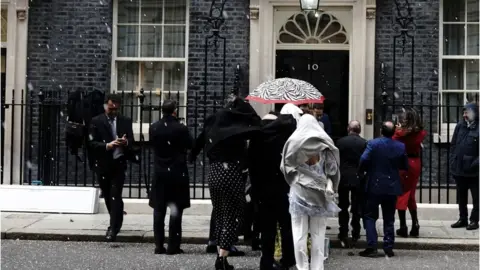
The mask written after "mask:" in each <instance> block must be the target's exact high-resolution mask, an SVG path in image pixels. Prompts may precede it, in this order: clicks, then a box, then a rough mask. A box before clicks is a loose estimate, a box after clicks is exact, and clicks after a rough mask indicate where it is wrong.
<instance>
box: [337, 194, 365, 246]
mask: <svg viewBox="0 0 480 270" xmlns="http://www.w3.org/2000/svg"><path fill="white" fill-rule="evenodd" d="M360 197H361V196H360V193H359V188H357V187H352V186H340V188H339V190H338V207H340V209H341V211H340V213H339V214H338V225H339V226H340V235H339V236H340V237H348V229H349V227H348V221H349V220H350V213H349V212H348V208H349V207H350V212H351V213H352V220H351V222H350V225H351V226H352V235H357V236H358V235H359V234H360V228H361V227H360V217H361V215H360V213H361V212H360V211H361V207H360V205H361V203H363V202H361V201H359V199H360Z"/></svg>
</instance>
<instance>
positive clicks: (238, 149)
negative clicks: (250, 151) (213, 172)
mask: <svg viewBox="0 0 480 270" xmlns="http://www.w3.org/2000/svg"><path fill="white" fill-rule="evenodd" d="M260 122H261V119H260V117H259V116H258V115H257V113H256V112H255V110H254V109H253V107H252V106H251V105H250V104H249V103H247V102H245V101H244V100H243V99H241V98H236V99H235V100H234V101H233V102H232V103H231V104H229V106H228V107H227V108H223V109H221V110H219V111H217V112H216V113H215V114H214V115H212V116H210V117H208V118H207V120H206V121H205V125H204V129H203V131H202V133H201V134H200V135H199V136H198V137H197V139H196V140H195V144H194V148H193V150H192V154H191V157H190V160H191V161H192V162H193V161H194V160H195V158H196V157H197V155H198V154H199V153H200V151H201V150H202V149H203V150H204V151H205V152H206V154H207V156H208V159H209V160H210V162H235V161H239V162H241V163H242V166H243V165H244V164H245V165H246V163H245V161H246V160H245V159H246V156H247V151H246V141H247V140H249V139H250V138H252V137H253V136H255V134H257V133H258V132H260Z"/></svg>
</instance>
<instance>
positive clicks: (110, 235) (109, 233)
mask: <svg viewBox="0 0 480 270" xmlns="http://www.w3.org/2000/svg"><path fill="white" fill-rule="evenodd" d="M116 239H117V235H116V234H115V232H114V231H113V230H112V229H110V228H108V230H107V234H106V235H105V240H106V241H107V242H115V240H116Z"/></svg>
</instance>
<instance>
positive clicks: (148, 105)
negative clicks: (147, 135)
mask: <svg viewBox="0 0 480 270" xmlns="http://www.w3.org/2000/svg"><path fill="white" fill-rule="evenodd" d="M143 105H144V106H143V111H142V123H144V124H147V123H148V124H152V123H154V122H156V121H158V120H159V119H160V106H161V98H160V95H159V94H158V93H157V92H145V99H144V101H143ZM138 121H140V116H139V118H138Z"/></svg>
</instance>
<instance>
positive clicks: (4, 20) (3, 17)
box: [1, 9, 8, 42]
mask: <svg viewBox="0 0 480 270" xmlns="http://www.w3.org/2000/svg"><path fill="white" fill-rule="evenodd" d="M1 14H2V15H1V20H2V22H1V29H2V38H1V42H7V29H8V10H7V9H2V10H1Z"/></svg>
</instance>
